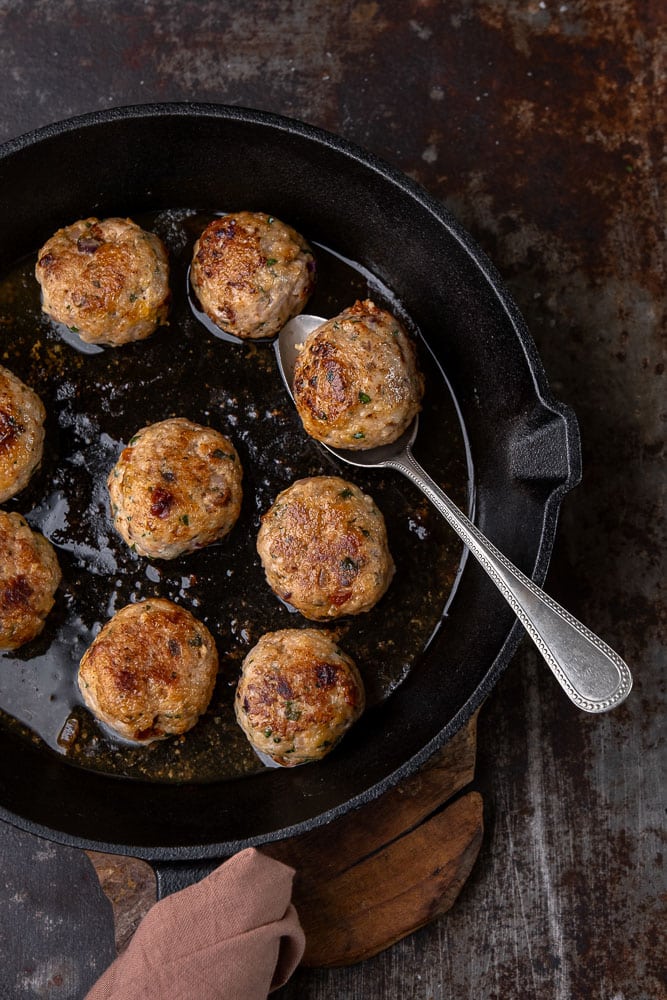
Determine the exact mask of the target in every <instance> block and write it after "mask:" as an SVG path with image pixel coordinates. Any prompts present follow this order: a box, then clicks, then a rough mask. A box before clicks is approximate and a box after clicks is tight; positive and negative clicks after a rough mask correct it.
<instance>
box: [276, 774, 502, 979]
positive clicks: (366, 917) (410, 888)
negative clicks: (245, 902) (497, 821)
mask: <svg viewBox="0 0 667 1000" xmlns="http://www.w3.org/2000/svg"><path fill="white" fill-rule="evenodd" d="M481 842H482V799H481V796H480V795H478V794H477V792H471V793H469V794H468V795H465V796H464V797H463V798H461V799H458V800H457V801H456V802H454V803H452V805H450V806H448V807H447V808H445V809H444V810H442V811H441V812H438V813H436V815H435V816H433V817H432V818H431V819H429V820H427V821H426V822H424V823H422V824H421V825H420V826H418V827H417V829H415V830H413V831H411V832H410V833H407V834H405V836H403V837H399V838H398V839H397V840H395V841H394V842H393V843H392V844H390V845H389V846H388V847H386V848H384V849H383V850H381V851H378V852H377V853H375V854H374V855H372V856H371V857H370V858H366V859H363V860H361V861H360V862H359V863H358V864H355V865H354V866H353V867H352V868H349V869H348V870H347V871H344V872H341V873H340V874H339V875H337V876H336V877H335V878H332V879H330V880H306V879H304V878H303V877H302V876H301V873H300V875H299V877H298V879H297V881H296V884H295V888H294V903H295V906H296V908H297V911H298V913H299V917H300V919H301V923H302V925H303V928H304V930H305V932H306V952H305V955H304V958H303V964H304V965H307V966H336V965H352V964H354V963H356V962H360V961H361V960H362V959H365V958H370V957H372V956H373V955H377V954H378V952H380V951H383V950H384V949H385V948H388V947H389V946H390V945H392V944H394V943H395V942H396V941H399V940H400V939H401V938H404V937H406V936H407V935H408V934H411V933H412V932H413V931H416V930H417V929H418V928H420V927H423V926H424V925H425V924H427V923H429V922H430V921H431V920H434V919H435V917H437V916H439V915H440V914H441V913H444V912H445V911H446V910H448V909H449V908H450V907H451V906H452V904H453V903H454V900H455V899H456V897H457V896H458V894H459V892H460V890H461V888H462V887H463V884H464V883H465V880H466V879H467V877H468V875H469V874H470V870H471V868H472V866H473V864H474V862H475V859H476V857H477V854H478V852H479V847H480V844H481Z"/></svg>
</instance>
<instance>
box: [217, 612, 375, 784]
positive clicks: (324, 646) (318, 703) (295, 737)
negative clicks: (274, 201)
mask: <svg viewBox="0 0 667 1000" xmlns="http://www.w3.org/2000/svg"><path fill="white" fill-rule="evenodd" d="M364 702H365V695H364V686H363V682H362V680H361V677H360V676H359V671H358V670H357V668H356V666H355V664H354V661H353V660H352V659H350V657H349V656H347V655H346V654H345V653H344V652H343V651H342V650H341V649H339V647H338V646H337V645H336V643H335V642H334V641H333V639H332V638H330V636H329V635H327V633H326V632H322V631H318V630H317V629H284V630H283V631H281V632H267V633H266V634H265V635H263V636H262V638H261V639H260V640H259V642H258V643H257V645H256V646H254V648H253V649H251V650H250V652H249V653H248V655H247V656H246V658H245V660H244V661H243V668H242V671H241V677H240V679H239V682H238V685H237V688H236V698H235V702H234V708H235V711H236V718H237V721H238V723H239V725H240V726H241V729H242V730H243V732H244V733H245V734H246V736H247V737H248V739H249V740H250V743H251V744H252V745H253V747H254V748H255V750H258V751H259V752H260V753H264V754H267V755H268V756H269V757H271V758H272V759H273V760H274V761H275V762H276V763H277V764H282V765H283V766H284V767H294V766H295V765H296V764H305V763H306V762H308V761H313V760H320V759H321V758H322V757H324V756H325V755H326V754H327V753H329V751H330V750H331V749H332V748H333V747H334V746H335V745H336V743H337V742H338V741H339V740H340V739H341V737H342V736H343V735H344V734H345V733H346V732H347V730H348V729H349V728H350V726H351V725H352V723H353V722H355V721H356V720H357V719H358V718H359V716H360V715H361V713H362V712H363V710H364Z"/></svg>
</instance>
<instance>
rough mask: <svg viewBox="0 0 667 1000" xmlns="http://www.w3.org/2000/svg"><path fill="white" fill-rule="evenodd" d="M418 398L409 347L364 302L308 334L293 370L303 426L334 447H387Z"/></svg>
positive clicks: (391, 321)
mask: <svg viewBox="0 0 667 1000" xmlns="http://www.w3.org/2000/svg"><path fill="white" fill-rule="evenodd" d="M423 394H424V379H423V376H422V374H421V372H420V371H419V369H418V367H417V356H416V352H415V348H414V345H413V343H412V341H411V340H410V338H409V337H408V335H407V333H406V332H405V330H404V328H403V326H402V325H401V324H400V323H399V321H398V320H397V319H396V318H395V317H394V316H392V315H391V313H388V312H387V311H386V310H384V309H379V308H378V307H377V306H376V305H375V304H374V303H373V302H371V301H370V299H366V300H365V301H363V302H361V301H359V302H356V303H355V304H354V305H353V306H350V308H348V309H344V310H343V312H341V313H340V314H339V315H338V316H335V317H334V318H333V319H331V320H329V321H328V322H327V323H324V324H323V325H322V326H320V327H318V328H317V329H316V330H314V331H313V332H312V333H311V334H310V336H309V337H308V338H307V339H306V342H305V344H304V346H303V348H302V350H301V352H300V354H299V356H298V358H297V362H296V365H295V370H294V401H295V403H296V407H297V410H298V412H299V416H300V417H301V420H302V422H303V426H304V428H305V430H306V432H307V433H308V434H309V435H310V436H311V437H314V438H315V439H316V440H318V441H322V442H324V443H325V444H328V445H330V446H331V447H334V448H353V449H355V450H360V449H365V448H375V447H376V446H378V445H383V444H390V443H391V442H392V441H395V440H396V439H397V438H399V437H400V436H401V434H402V433H403V431H404V430H406V429H407V427H408V426H409V425H410V423H411V421H412V420H413V418H414V417H415V416H416V414H417V413H418V412H419V410H420V408H421V400H422V396H423Z"/></svg>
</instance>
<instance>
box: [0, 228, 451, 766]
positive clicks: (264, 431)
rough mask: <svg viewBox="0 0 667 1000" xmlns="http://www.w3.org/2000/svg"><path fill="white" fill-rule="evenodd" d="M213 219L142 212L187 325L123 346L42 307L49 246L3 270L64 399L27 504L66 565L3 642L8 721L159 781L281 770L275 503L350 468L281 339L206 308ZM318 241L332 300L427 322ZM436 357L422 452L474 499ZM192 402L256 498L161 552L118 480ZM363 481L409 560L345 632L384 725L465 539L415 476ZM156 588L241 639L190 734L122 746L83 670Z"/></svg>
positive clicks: (338, 637) (375, 475) (51, 397)
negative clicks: (96, 343)
mask: <svg viewBox="0 0 667 1000" xmlns="http://www.w3.org/2000/svg"><path fill="white" fill-rule="evenodd" d="M212 218H213V215H212V214H205V213H196V212H194V211H191V210H169V211H165V212H161V213H156V214H151V215H145V216H137V217H136V219H137V222H138V224H140V225H141V226H142V227H143V228H144V229H147V230H153V231H155V232H156V233H157V234H158V235H159V236H160V237H161V239H162V240H163V242H164V243H165V245H166V246H167V247H168V249H169V252H170V265H171V274H172V281H171V285H172V293H173V301H172V307H171V312H170V323H169V325H168V326H167V327H162V328H161V329H159V330H157V331H156V333H155V334H154V335H153V336H152V337H151V338H150V339H147V340H145V341H143V342H138V343H131V344H127V345H125V346H124V347H123V348H122V350H106V349H105V350H99V351H98V352H97V353H95V354H91V355H86V354H83V353H81V351H79V350H75V349H74V348H73V347H72V346H71V345H70V344H69V343H66V342H65V341H64V340H63V337H62V335H61V331H60V330H59V329H57V328H56V327H55V326H54V325H53V324H52V323H51V322H50V321H49V320H48V318H47V317H45V316H44V315H43V314H42V313H41V305H40V298H39V288H38V286H37V284H36V282H35V280H34V277H33V273H32V272H33V270H34V265H35V257H34V255H31V256H30V257H29V258H27V259H25V260H22V261H19V262H17V264H16V266H15V267H14V268H13V269H12V270H11V271H10V272H8V273H7V274H6V275H5V276H4V277H3V278H2V280H0V324H1V328H2V330H3V331H4V333H3V338H2V345H3V352H2V355H0V362H1V363H3V364H6V365H7V366H8V367H10V368H11V369H12V370H13V371H15V372H16V374H17V375H18V376H19V377H20V378H22V379H23V380H24V381H25V382H27V383H28V384H30V385H31V386H32V387H33V388H34V389H35V391H37V392H38V394H39V395H40V396H41V398H42V399H43V400H44V402H45V405H46V408H47V419H46V434H47V444H48V447H47V448H46V450H45V454H44V459H43V463H42V466H41V468H40V469H39V470H37V472H36V473H35V475H34V476H33V478H32V480H31V482H30V483H29V484H28V486H27V488H26V489H25V491H24V492H23V493H22V494H21V495H20V496H19V497H18V498H16V499H13V500H11V501H9V502H8V504H7V506H8V509H13V510H21V511H23V512H25V514H26V517H27V519H28V521H29V523H30V524H31V526H32V527H35V528H38V529H39V530H41V531H43V533H44V534H45V536H46V537H47V538H48V539H49V541H50V542H51V543H52V544H53V545H54V547H55V549H56V551H57V553H58V559H59V561H60V564H61V567H62V570H63V577H64V579H63V583H62V585H61V587H60V589H59V591H58V593H57V595H56V604H55V607H54V609H53V611H52V613H51V615H50V616H49V618H48V620H47V623H46V626H45V628H44V631H43V633H42V635H41V636H40V637H38V638H37V639H36V640H34V641H33V642H31V643H29V644H28V645H26V646H24V647H23V648H22V649H21V650H18V651H17V652H16V653H13V654H4V655H2V656H0V708H1V709H2V711H1V712H0V725H3V726H6V727H10V728H12V729H17V728H18V729H19V730H20V732H21V733H22V734H23V735H24V737H25V738H26V739H29V740H35V739H37V740H41V741H42V742H43V743H44V744H46V745H47V746H48V747H50V748H51V749H52V750H55V751H57V752H59V753H64V754H66V755H67V758H68V759H69V760H70V761H71V762H72V763H73V764H76V765H79V766H82V767H85V768H90V769H95V770H101V771H104V772H108V773H112V774H118V775H128V776H133V777H140V778H145V779H148V780H154V781H215V780H218V779H227V778H232V777H243V775H244V774H248V773H251V772H254V771H257V770H260V769H262V765H261V763H260V762H259V761H258V759H257V757H256V755H255V753H254V752H253V750H252V748H251V747H250V745H249V743H248V741H247V740H246V738H245V737H244V735H243V733H242V732H241V730H240V729H239V727H238V725H237V724H236V721H235V718H234V707H233V700H234V699H233V695H234V689H235V687H236V682H237V680H238V676H239V671H240V666H241V663H242V661H243V659H244V658H245V656H246V654H247V653H248V651H249V650H250V649H251V648H252V646H253V645H254V644H255V643H256V642H257V640H258V639H259V637H260V636H261V635H262V634H263V633H264V632H266V631H277V630H280V629H284V628H286V627H294V626H297V625H300V624H303V619H301V618H300V617H299V616H298V615H296V614H295V613H294V612H293V610H291V609H290V608H289V607H288V606H287V605H285V604H282V603H281V602H279V601H277V600H276V598H275V596H274V595H273V594H272V593H271V591H270V589H269V588H268V587H267V585H266V582H265V580H264V575H263V571H262V567H261V563H260V560H259V557H258V555H257V552H256V549H255V540H256V537H257V532H258V530H259V524H260V517H261V514H262V513H263V512H264V511H266V510H267V509H268V508H269V507H270V505H271V503H272V502H273V500H274V499H275V497H276V495H277V494H278V493H279V492H280V491H281V490H283V489H285V488H286V487H288V486H289V485H290V484H291V483H292V482H293V481H294V480H295V479H298V478H304V477H308V476H318V475H336V474H340V469H339V467H338V466H337V465H336V463H335V461H334V460H333V459H332V458H331V456H330V455H328V454H326V453H324V452H323V450H322V449H321V448H320V447H319V446H318V445H317V444H316V443H315V442H314V441H313V440H312V439H310V438H309V437H308V436H307V435H306V434H304V431H303V428H302V426H301V422H300V420H299V417H298V415H297V414H296V412H295V410H294V406H293V404H292V402H291V400H290V399H289V397H288V396H287V394H286V392H285V389H284V387H283V384H282V380H281V378H280V375H279V373H278V371H277V369H276V366H275V360H274V356H273V351H272V350H271V349H270V347H268V346H267V345H264V344H255V343H254V342H251V341H246V342H244V343H227V342H225V341H222V340H220V339H218V338H217V337H216V336H212V335H211V332H209V330H208V329H206V328H205V327H204V326H203V325H202V323H201V322H200V319H199V317H198V316H196V315H195V314H194V313H193V311H192V309H191V306H190V303H189V301H188V282H187V275H188V268H189V265H190V261H191V259H192V251H193V247H194V243H195V241H196V239H197V238H198V236H199V235H200V234H201V232H202V231H203V230H204V228H205V227H206V225H207V224H208V223H209V222H210V221H211V220H212ZM313 248H314V251H315V254H316V256H317V259H318V283H317V287H316V289H315V291H314V293H313V296H312V299H311V302H310V304H309V308H312V310H313V312H315V313H317V314H319V315H324V316H334V315H335V314H336V313H338V312H340V311H341V310H342V309H343V308H345V307H346V306H347V305H349V303H350V302H354V301H355V300H356V299H366V298H372V299H373V300H374V301H375V302H376V303H377V304H378V305H379V306H381V307H383V308H387V309H389V310H390V311H391V312H393V313H394V314H395V315H398V316H399V318H400V319H401V320H402V322H403V323H404V325H406V326H407V327H408V329H409V330H410V331H411V332H413V333H416V331H414V328H413V327H412V326H411V323H410V319H409V317H408V316H406V315H405V312H404V310H403V309H402V307H401V304H400V302H397V301H396V299H395V298H394V297H393V296H392V294H391V292H390V290H389V289H387V288H386V286H384V285H382V283H381V282H379V281H378V280H377V279H376V278H375V277H374V276H373V275H371V274H369V273H368V272H367V271H366V270H364V269H363V268H362V267H360V266H359V265H358V264H355V263H354V262H350V261H347V260H344V259H342V258H341V257H339V256H338V255H336V254H334V253H332V252H331V251H329V250H328V249H326V248H325V247H323V246H321V245H318V244H313ZM420 365H421V368H422V370H423V371H424V373H425V376H426V383H427V390H426V395H425V399H424V409H423V413H422V416H421V428H422V430H421V432H420V439H419V451H420V457H421V459H422V461H423V462H424V463H425V464H427V466H428V468H429V469H430V470H432V471H433V474H434V476H435V477H436V478H437V479H438V480H439V481H440V482H441V483H442V484H443V486H444V487H446V488H447V490H448V491H449V492H451V493H453V494H454V497H455V498H458V501H459V503H465V497H466V487H467V482H468V469H467V462H466V451H465V443H464V438H463V434H462V430H461V427H460V423H459V419H458V415H457V411H456V407H455V404H454V402H453V400H452V397H451V394H450V391H449V388H448V386H447V383H446V381H445V380H444V377H443V375H442V372H441V371H440V369H439V368H438V367H437V366H436V364H435V362H433V360H432V358H431V356H430V354H429V352H428V351H426V350H425V351H422V352H421V355H420ZM173 416H184V417H187V418H188V419H190V420H192V421H195V422H197V423H200V424H204V425H207V426H212V427H214V428H216V429H217V430H218V431H220V432H221V433H222V434H224V435H225V436H226V437H228V438H229V439H230V440H233V441H234V444H235V446H236V449H237V451H238V453H239V457H240V461H241V463H242V465H243V468H244V473H245V475H244V484H245V488H244V495H245V499H244V501H243V504H242V507H241V513H240V516H239V520H238V522H237V524H236V526H235V528H234V530H233V531H232V532H230V534H229V535H227V536H226V537H225V538H224V539H222V540H221V541H219V542H216V543H215V544H213V545H211V546H209V547H207V548H205V549H201V550H199V551H197V552H193V553H191V554H189V555H187V556H184V557H180V558H177V559H174V560H170V561H169V562H164V561H159V562H155V563H150V562H148V561H147V560H145V559H143V558H140V557H138V556H137V555H136V554H134V553H132V552H131V551H130V550H129V549H128V547H127V546H126V545H125V543H124V542H123V541H122V539H121V538H120V537H119V536H118V535H117V534H116V532H115V531H114V530H113V526H112V523H111V518H110V512H109V508H108V497H107V489H106V478H107V476H108V473H109V471H110V470H111V468H112V467H113V465H114V464H115V462H116V460H117V458H118V456H119V454H120V452H121V451H122V448H123V446H124V445H125V444H127V443H128V442H129V440H130V438H131V437H132V435H133V434H134V433H135V431H136V428H137V427H139V426H145V425H148V424H151V423H155V422H157V421H159V420H164V419H166V418H169V417H173ZM443 441H444V442H446V445H443ZM354 481H355V484H356V485H357V486H358V487H359V488H360V489H362V490H363V491H364V492H365V493H368V494H370V495H371V496H372V497H373V498H374V500H375V501H376V503H377V505H378V507H379V508H380V509H381V510H382V513H383V515H384V518H385V520H386V523H387V530H388V534H389V539H390V544H391V551H392V556H393V558H394V561H395V563H396V567H397V572H396V576H395V578H394V580H393V581H392V585H391V588H390V591H389V592H388V593H387V594H386V595H385V598H384V599H383V600H382V602H380V604H378V606H377V607H376V608H374V609H373V612H372V614H368V615H362V616H357V617H355V618H347V619H340V620H339V621H337V622H336V623H335V625H334V626H332V627H330V628H329V629H328V631H329V633H330V635H331V636H332V638H333V639H334V640H335V641H337V642H340V643H342V645H343V648H344V649H345V650H346V652H348V653H349V655H350V656H351V657H352V658H353V659H354V661H355V662H356V663H357V665H358V667H359V670H360V673H361V675H362V677H363V680H364V685H365V688H366V698H367V706H368V708H369V712H370V714H369V715H367V717H366V718H365V719H364V721H363V723H362V724H363V725H366V724H369V725H371V724H372V707H373V705H375V704H377V703H379V702H381V701H382V700H384V699H385V698H387V697H389V696H390V695H391V692H392V691H394V690H395V689H396V688H397V687H398V686H399V685H400V684H401V683H402V681H403V679H404V678H405V677H406V676H407V674H408V673H409V672H410V671H411V670H412V669H418V665H419V658H420V655H421V652H422V650H423V649H424V648H425V647H426V646H427V645H428V643H429V641H430V638H431V637H432V635H433V634H434V633H435V632H436V630H438V629H439V628H441V627H445V628H446V627H447V625H446V616H445V610H446V606H447V602H448V599H449V597H450V594H451V591H452V586H453V583H454V580H455V578H456V574H457V570H458V566H459V562H460V557H461V546H460V543H459V542H458V541H457V540H456V539H455V538H453V537H452V535H451V532H449V530H448V529H447V526H446V525H445V524H444V522H443V521H442V519H441V518H440V517H439V516H438V515H437V514H436V513H434V511H433V510H432V509H431V508H430V507H429V505H428V503H427V501H426V500H425V499H424V498H423V497H422V496H421V495H420V494H419V493H418V492H417V491H416V489H413V488H412V487H411V485H410V484H409V483H404V482H403V481H401V480H399V479H398V478H397V477H396V476H394V475H392V474H390V473H388V474H386V475H385V473H383V472H374V471H369V472H366V471H362V470H359V474H358V475H357V474H355V477H354ZM153 596H159V597H164V598H167V599H169V600H173V601H175V602H176V603H177V604H180V605H181V606H183V607H186V608H187V609H188V610H190V611H192V613H193V614H194V615H195V616H196V617H197V618H198V619H199V620H200V621H202V622H203V623H204V624H205V625H206V626H207V627H208V628H209V630H210V631H211V632H212V634H213V635H214V636H215V637H216V639H217V641H218V645H219V650H220V652H221V654H224V655H221V663H220V670H219V673H218V679H217V682H216V688H215V690H214V693H213V696H212V698H211V702H210V705H209V708H208V710H207V711H206V712H205V713H204V715H203V716H202V717H201V718H200V720H199V722H198V724H197V725H196V726H195V727H194V728H193V729H192V730H191V731H190V732H189V733H188V734H187V736H186V737H182V736H175V737H173V738H172V739H170V740H164V741H159V742H156V743H153V744H151V745H150V746H148V747H139V748H136V747H132V746H129V745H123V746H119V745H118V744H117V743H116V742H114V741H113V740H112V739H110V738H109V736H108V734H107V733H106V732H105V730H104V729H103V728H102V727H100V726H98V725H97V723H96V722H95V721H94V720H93V719H92V718H91V717H90V715H89V713H88V712H87V710H86V709H85V708H84V706H83V704H82V699H81V696H80V694H79V692H78V689H77V685H76V671H77V666H78V663H79V660H80V659H81V657H82V655H83V653H84V651H85V649H86V648H87V647H88V646H89V645H90V643H91V642H92V640H93V639H94V638H95V636H96V635H97V633H98V632H99V631H100V629H101V627H102V626H103V625H104V623H105V622H106V621H107V620H108V619H109V618H111V616H112V615H113V613H114V612H115V611H116V610H117V609H118V608H121V607H123V606H124V605H126V604H128V603H131V602H136V601H137V600H141V599H143V598H146V597H153Z"/></svg>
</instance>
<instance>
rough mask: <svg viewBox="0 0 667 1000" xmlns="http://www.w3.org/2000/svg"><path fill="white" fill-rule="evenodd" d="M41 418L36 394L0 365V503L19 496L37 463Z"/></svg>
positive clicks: (41, 437) (41, 442)
mask: <svg viewBox="0 0 667 1000" xmlns="http://www.w3.org/2000/svg"><path fill="white" fill-rule="evenodd" d="M45 418H46V411H45V409H44V406H43V404H42V401H41V399H40V398H39V396H38V395H37V393H36V392H33V390H32V389H30V388H29V387H28V386H27V385H24V384H23V382H21V380H20V379H19V378H17V377H16V375H14V374H13V373H12V372H10V371H9V369H8V368H3V367H2V366H1V365H0V503H4V501H5V500H9V498H10V497H13V496H16V494H17V493H20V492H21V490H22V489H24V488H25V487H26V486H27V485H28V482H29V480H30V477H31V476H32V474H33V472H34V471H35V469H36V468H37V466H38V465H39V463H40V462H41V460H42V452H43V449H44V426H43V425H44V420H45Z"/></svg>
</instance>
